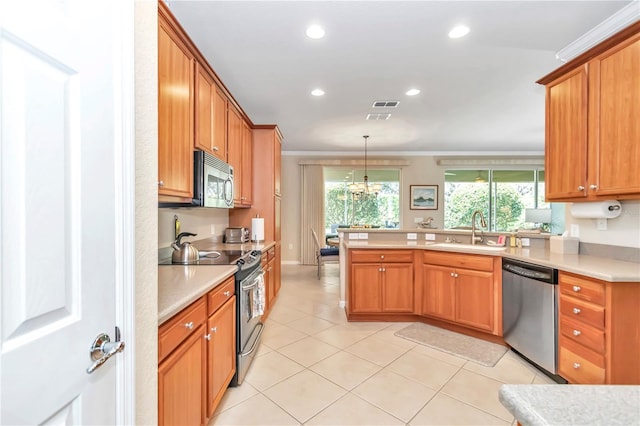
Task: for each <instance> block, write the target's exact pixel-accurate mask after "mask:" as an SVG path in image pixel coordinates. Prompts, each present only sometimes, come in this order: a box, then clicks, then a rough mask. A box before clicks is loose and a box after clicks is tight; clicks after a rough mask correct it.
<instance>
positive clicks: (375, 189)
mask: <svg viewBox="0 0 640 426" xmlns="http://www.w3.org/2000/svg"><path fill="white" fill-rule="evenodd" d="M363 138H364V179H363V182H353V183H351V184H350V185H349V191H350V192H351V195H352V196H353V198H354V199H356V200H359V199H366V198H369V197H372V196H373V197H377V196H378V193H380V191H382V185H381V184H379V183H373V184H369V176H367V140H368V139H369V136H368V135H365V136H363Z"/></svg>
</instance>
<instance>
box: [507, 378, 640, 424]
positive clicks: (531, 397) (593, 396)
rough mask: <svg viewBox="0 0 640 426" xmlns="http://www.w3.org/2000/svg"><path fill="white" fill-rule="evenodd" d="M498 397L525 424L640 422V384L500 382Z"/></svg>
mask: <svg viewBox="0 0 640 426" xmlns="http://www.w3.org/2000/svg"><path fill="white" fill-rule="evenodd" d="M498 398H499V399H500V402H501V403H502V405H504V406H505V407H506V408H507V410H509V412H510V413H511V414H513V416H514V417H515V418H516V420H517V421H518V422H519V423H520V424H523V425H527V426H550V425H584V426H589V425H638V424H640V386H616V385H614V386H607V385H566V386H563V385H502V386H501V387H500V391H499V393H498Z"/></svg>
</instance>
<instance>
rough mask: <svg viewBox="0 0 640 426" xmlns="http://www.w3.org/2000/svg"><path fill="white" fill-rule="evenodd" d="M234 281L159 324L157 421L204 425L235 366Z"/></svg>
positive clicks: (165, 423) (228, 282)
mask: <svg viewBox="0 0 640 426" xmlns="http://www.w3.org/2000/svg"><path fill="white" fill-rule="evenodd" d="M234 293H235V281H234V278H233V277H230V278H228V279H227V280H226V281H224V282H223V283H221V284H219V285H218V286H216V288H214V289H213V290H211V291H209V292H208V293H207V294H206V295H203V296H202V297H200V298H199V299H198V300H196V301H195V302H194V303H192V304H191V305H189V306H188V307H186V308H185V309H183V310H182V311H181V312H179V313H178V314H176V315H175V316H173V317H172V318H171V319H169V320H168V321H167V322H165V323H164V324H162V325H161V326H160V328H159V330H158V361H159V364H158V424H160V425H202V424H206V423H207V422H208V421H209V419H210V418H211V416H212V415H213V413H214V411H215V409H216V407H217V405H218V403H219V402H220V400H221V399H222V396H223V395H224V392H225V390H226V389H227V386H228V385H229V383H230V382H231V379H232V378H233V376H234V374H235V372H236V298H235V295H234Z"/></svg>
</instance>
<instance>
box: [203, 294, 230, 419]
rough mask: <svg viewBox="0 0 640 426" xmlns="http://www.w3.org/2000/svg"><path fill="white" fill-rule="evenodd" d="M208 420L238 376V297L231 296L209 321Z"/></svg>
mask: <svg viewBox="0 0 640 426" xmlns="http://www.w3.org/2000/svg"><path fill="white" fill-rule="evenodd" d="M205 338H206V339H207V340H208V342H207V418H211V416H213V412H214V411H215V409H216V407H217V406H218V403H219V402H220V400H221V399H222V396H223V395H224V392H225V390H226V389H227V386H228V385H229V383H230V382H231V379H232V378H233V375H234V374H235V373H236V298H235V296H231V298H230V299H229V300H227V301H226V302H225V303H224V305H222V307H221V308H219V309H218V310H216V311H215V312H214V313H213V315H211V316H210V317H209V320H208V321H207V335H206V336H205Z"/></svg>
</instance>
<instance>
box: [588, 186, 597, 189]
mask: <svg viewBox="0 0 640 426" xmlns="http://www.w3.org/2000/svg"><path fill="white" fill-rule="evenodd" d="M589 189H598V185H589Z"/></svg>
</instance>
